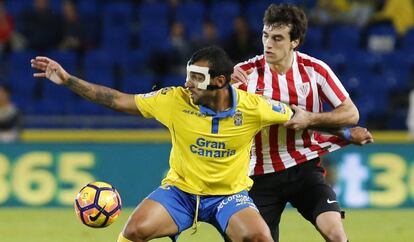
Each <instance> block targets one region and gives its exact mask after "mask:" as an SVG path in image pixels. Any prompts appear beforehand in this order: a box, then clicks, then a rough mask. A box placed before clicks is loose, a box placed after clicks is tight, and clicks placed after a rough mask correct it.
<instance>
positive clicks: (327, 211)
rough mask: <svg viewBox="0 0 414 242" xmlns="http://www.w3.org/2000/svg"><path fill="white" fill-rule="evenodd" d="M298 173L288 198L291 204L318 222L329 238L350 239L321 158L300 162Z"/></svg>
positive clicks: (320, 229) (318, 226)
mask: <svg viewBox="0 0 414 242" xmlns="http://www.w3.org/2000/svg"><path fill="white" fill-rule="evenodd" d="M296 176H297V182H296V183H295V185H294V186H295V187H296V188H295V189H293V190H294V191H295V193H292V196H291V199H290V200H289V201H290V203H291V204H292V206H293V207H295V208H297V209H298V211H299V212H300V213H301V214H302V216H303V217H304V218H306V219H307V220H308V221H310V222H311V223H312V224H314V225H315V227H316V228H317V229H318V231H319V232H320V234H321V235H322V236H323V237H324V238H325V240H326V241H335V242H336V241H340V242H344V241H347V237H346V234H345V230H344V227H343V224H342V220H341V209H340V207H339V204H338V201H337V200H336V194H335V192H334V191H333V189H332V187H331V186H330V185H329V184H327V182H326V180H325V177H324V170H323V168H322V167H320V166H319V165H318V160H313V161H309V162H308V164H304V165H302V166H300V170H299V171H298V173H297V174H296ZM297 188H298V189H297Z"/></svg>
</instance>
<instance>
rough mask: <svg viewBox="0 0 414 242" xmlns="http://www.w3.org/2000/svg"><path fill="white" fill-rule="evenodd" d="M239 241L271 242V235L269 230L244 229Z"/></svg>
mask: <svg viewBox="0 0 414 242" xmlns="http://www.w3.org/2000/svg"><path fill="white" fill-rule="evenodd" d="M241 241H243V242H272V241H273V239H272V236H271V235H270V231H269V230H260V231H245V232H244V233H243V234H242V238H241Z"/></svg>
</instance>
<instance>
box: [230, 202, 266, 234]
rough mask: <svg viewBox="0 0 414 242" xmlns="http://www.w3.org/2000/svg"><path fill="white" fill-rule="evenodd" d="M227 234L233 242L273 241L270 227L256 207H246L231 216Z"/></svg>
mask: <svg viewBox="0 0 414 242" xmlns="http://www.w3.org/2000/svg"><path fill="white" fill-rule="evenodd" d="M226 235H227V236H228V237H229V239H230V240H231V241H233V242H237V241H240V242H247V241H251V242H269V241H273V239H272V236H271V234H270V230H269V227H268V226H267V224H266V222H265V221H264V220H263V218H262V217H261V216H260V214H259V212H258V211H257V210H256V209H254V208H250V207H249V208H244V209H243V210H240V211H238V212H237V213H235V214H233V216H231V218H230V220H229V223H228V226H227V229H226Z"/></svg>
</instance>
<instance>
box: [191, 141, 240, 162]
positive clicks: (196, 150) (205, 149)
mask: <svg viewBox="0 0 414 242" xmlns="http://www.w3.org/2000/svg"><path fill="white" fill-rule="evenodd" d="M189 148H190V152H191V153H193V154H196V155H199V156H203V157H212V158H224V157H229V156H233V155H235V154H236V150H233V149H228V148H227V147H226V143H225V142H218V141H210V140H206V139H204V138H198V139H197V140H196V142H195V143H194V144H191V145H190V147H189Z"/></svg>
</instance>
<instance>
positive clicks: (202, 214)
mask: <svg viewBox="0 0 414 242" xmlns="http://www.w3.org/2000/svg"><path fill="white" fill-rule="evenodd" d="M147 198H148V199H151V200H154V201H157V202H159V203H160V204H161V205H163V206H164V207H165V208H166V209H167V211H168V213H169V214H170V216H171V217H172V218H173V220H174V221H175V223H176V224H177V226H178V233H177V234H176V235H174V236H172V237H171V239H172V240H173V241H176V239H177V238H178V236H179V235H180V233H181V232H182V231H184V230H186V229H188V228H190V227H191V226H192V225H193V221H194V216H195V210H196V203H197V195H193V194H190V193H187V192H184V191H182V190H180V189H179V188H177V187H175V186H166V187H165V186H163V187H159V188H158V189H156V190H155V191H154V192H152V193H151V194H150V195H149V196H148V197H147ZM248 207H250V208H254V209H255V210H257V208H256V205H255V204H254V203H253V200H252V199H251V198H250V197H249V195H248V193H247V191H241V192H239V193H236V194H233V195H225V196H200V204H199V211H198V219H197V221H202V222H207V223H209V224H212V225H213V226H214V227H216V228H217V229H218V230H219V232H220V233H221V234H222V235H223V236H224V234H225V231H226V228H227V224H228V222H229V220H230V217H231V216H232V215H233V214H235V213H237V212H238V211H240V210H242V209H244V208H248Z"/></svg>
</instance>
